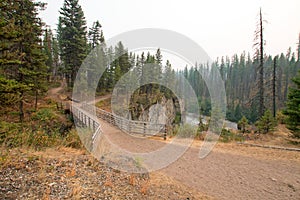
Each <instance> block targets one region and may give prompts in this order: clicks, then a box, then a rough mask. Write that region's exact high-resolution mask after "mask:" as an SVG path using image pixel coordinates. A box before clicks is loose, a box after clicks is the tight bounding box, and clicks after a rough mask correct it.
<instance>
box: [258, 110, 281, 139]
mask: <svg viewBox="0 0 300 200" xmlns="http://www.w3.org/2000/svg"><path fill="white" fill-rule="evenodd" d="M276 125H277V122H276V120H275V119H274V117H273V116H272V114H271V111H270V110H267V111H266V112H265V113H264V115H263V116H262V117H261V118H260V119H259V120H258V121H257V122H256V126H257V128H258V132H260V133H264V134H265V133H268V132H270V131H273V130H274V128H275V126H276Z"/></svg>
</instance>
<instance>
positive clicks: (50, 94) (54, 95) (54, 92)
mask: <svg viewBox="0 0 300 200" xmlns="http://www.w3.org/2000/svg"><path fill="white" fill-rule="evenodd" d="M64 87H65V82H63V81H61V83H60V86H59V87H57V88H51V89H50V90H49V91H48V95H47V96H48V97H50V98H52V99H54V100H56V101H61V100H62V99H61V98H60V97H59V95H60V94H59V92H60V91H62V90H63V89H64Z"/></svg>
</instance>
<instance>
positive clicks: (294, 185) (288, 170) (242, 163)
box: [102, 122, 300, 199]
mask: <svg viewBox="0 0 300 200" xmlns="http://www.w3.org/2000/svg"><path fill="white" fill-rule="evenodd" d="M102 125H103V130H104V132H105V133H107V134H106V136H107V137H108V138H110V140H111V141H113V142H114V143H115V144H117V145H119V146H121V147H122V148H123V149H126V150H128V151H131V152H149V151H153V150H155V149H157V148H161V147H162V146H163V145H165V144H166V143H164V141H163V140H162V139H157V140H149V139H141V138H136V137H132V136H129V135H127V134H125V133H122V132H121V131H119V130H117V129H116V128H115V127H112V126H110V125H109V124H107V123H105V122H102ZM196 143H197V144H194V145H193V147H192V148H190V149H189V150H188V151H187V152H186V153H185V154H184V155H183V156H182V157H181V158H180V159H178V160H177V161H176V162H174V163H173V164H171V165H169V166H168V167H167V168H164V169H162V170H160V172H162V173H164V174H166V175H167V176H169V177H173V178H175V179H177V180H178V181H180V182H181V183H184V184H186V185H187V186H188V187H190V188H194V189H197V190H198V191H200V192H202V193H204V194H207V195H208V196H212V197H215V198H217V199H300V153H299V152H286V151H282V150H271V149H260V148H254V147H242V146H239V145H237V144H219V145H217V147H216V148H215V149H214V150H213V152H211V153H210V154H209V156H207V157H206V158H205V159H199V158H198V151H199V148H198V147H199V145H200V142H196Z"/></svg>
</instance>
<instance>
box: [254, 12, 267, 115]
mask: <svg viewBox="0 0 300 200" xmlns="http://www.w3.org/2000/svg"><path fill="white" fill-rule="evenodd" d="M263 29H264V28H263V17H262V12H261V9H260V10H259V24H258V27H257V30H256V32H255V40H256V41H257V42H256V43H255V44H254V46H255V47H256V48H257V49H256V55H255V59H257V60H259V66H258V67H257V71H258V75H259V76H258V90H259V92H258V98H259V108H258V114H259V116H260V117H261V116H263V114H264V111H265V105H264V103H265V102H264V101H265V100H264V95H265V94H264V37H263Z"/></svg>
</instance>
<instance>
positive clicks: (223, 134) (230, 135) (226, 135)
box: [219, 129, 244, 142]
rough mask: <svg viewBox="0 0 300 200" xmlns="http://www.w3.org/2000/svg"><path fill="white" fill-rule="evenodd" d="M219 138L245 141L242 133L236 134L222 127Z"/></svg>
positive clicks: (223, 140)
mask: <svg viewBox="0 0 300 200" xmlns="http://www.w3.org/2000/svg"><path fill="white" fill-rule="evenodd" d="M219 140H220V141H221V142H231V141H236V142H242V141H244V137H243V136H242V135H240V134H235V133H232V132H231V131H229V130H226V129H222V132H221V136H220V139H219Z"/></svg>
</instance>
